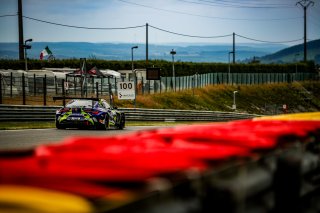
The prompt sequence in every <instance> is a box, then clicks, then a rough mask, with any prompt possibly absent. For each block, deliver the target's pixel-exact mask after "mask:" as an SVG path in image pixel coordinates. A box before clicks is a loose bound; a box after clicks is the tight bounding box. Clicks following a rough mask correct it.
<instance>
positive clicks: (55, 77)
mask: <svg viewBox="0 0 320 213" xmlns="http://www.w3.org/2000/svg"><path fill="white" fill-rule="evenodd" d="M54 85H55V89H56V95H57V94H58V82H57V76H54Z"/></svg>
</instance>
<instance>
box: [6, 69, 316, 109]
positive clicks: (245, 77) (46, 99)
mask: <svg viewBox="0 0 320 213" xmlns="http://www.w3.org/2000/svg"><path fill="white" fill-rule="evenodd" d="M317 77H318V76H317V75H316V73H230V74H229V73H207V74H195V75H192V76H177V77H175V78H173V77H161V78H160V80H146V79H144V78H143V77H137V79H136V82H137V88H136V91H137V94H138V95H144V94H154V93H165V92H169V91H183V90H187V89H194V88H201V87H204V86H207V85H218V84H232V85H253V84H268V83H283V82H287V83H291V82H293V81H306V80H315V79H317ZM0 78H1V83H0V91H1V93H0V104H23V105H26V104H31V105H54V104H56V103H53V102H52V97H53V96H57V95H69V96H76V97H102V98H105V99H107V100H108V99H109V97H110V95H113V96H114V95H117V91H118V88H117V83H118V82H119V81H120V82H124V81H134V79H133V78H131V79H130V78H123V77H121V78H114V77H111V76H108V77H97V76H87V77H86V76H68V74H67V73H63V72H61V73H57V72H55V73H54V72H49V71H43V72H38V73H32V72H25V71H13V70H11V71H10V70H9V71H8V70H5V71H4V70H3V71H0Z"/></svg>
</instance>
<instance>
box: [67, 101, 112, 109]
mask: <svg viewBox="0 0 320 213" xmlns="http://www.w3.org/2000/svg"><path fill="white" fill-rule="evenodd" d="M92 104H93V108H96V107H101V108H106V109H109V108H110V105H109V104H108V103H107V102H106V101H104V100H102V101H100V102H98V101H92V100H78V99H74V100H71V101H69V102H68V103H67V104H66V107H69V108H92Z"/></svg>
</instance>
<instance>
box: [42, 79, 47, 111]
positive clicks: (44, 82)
mask: <svg viewBox="0 0 320 213" xmlns="http://www.w3.org/2000/svg"><path fill="white" fill-rule="evenodd" d="M43 105H44V106H46V105H47V75H44V78H43Z"/></svg>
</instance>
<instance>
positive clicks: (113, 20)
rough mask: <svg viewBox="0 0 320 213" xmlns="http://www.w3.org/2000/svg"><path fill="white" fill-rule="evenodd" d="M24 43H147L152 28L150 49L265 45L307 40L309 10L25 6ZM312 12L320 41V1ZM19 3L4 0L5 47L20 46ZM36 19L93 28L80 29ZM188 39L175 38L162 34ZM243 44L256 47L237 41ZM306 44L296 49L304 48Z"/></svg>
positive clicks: (154, 0)
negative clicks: (189, 45)
mask: <svg viewBox="0 0 320 213" xmlns="http://www.w3.org/2000/svg"><path fill="white" fill-rule="evenodd" d="M22 1H23V15H24V16H25V18H24V38H25V39H28V38H32V39H33V40H34V41H38V42H39V41H84V42H124V43H133V44H135V43H144V42H145V37H146V27H144V26H143V25H145V24H146V23H148V24H149V25H151V26H153V27H151V26H150V27H149V43H176V42H192V43H200V42H203V43H208V42H210V43H230V42H232V36H226V37H221V38H194V37H189V36H202V37H211V36H223V35H230V34H232V33H233V32H235V33H236V34H238V35H241V36H244V37H249V38H252V39H257V40H263V41H274V42H282V41H292V40H296V39H302V38H303V9H302V7H301V6H296V2H297V0H69V1H68V0H22ZM313 1H314V5H313V6H310V7H309V8H308V10H307V12H308V39H310V40H313V39H319V38H320V22H319V20H320V1H319V0H313ZM17 2H18V1H17V0H0V3H1V4H0V5H1V7H0V27H1V33H0V42H18V19H17V16H5V15H16V14H17V4H18V3H17ZM30 18H33V19H39V20H42V21H47V22H53V23H57V24H64V25H72V26H77V27H88V28H124V27H133V26H143V27H139V28H132V29H126V30H114V29H113V30H112V29H109V30H102V29H100V30H98V29H79V28H71V27H64V26H58V25H53V24H49V23H43V22H39V21H36V20H32V19H30ZM154 27H156V28H160V29H163V30H167V31H171V32H174V33H179V34H186V35H189V36H188V37H185V36H179V35H174V34H170V33H167V32H163V31H160V30H158V29H156V28H154ZM236 40H237V42H241V43H247V42H254V41H251V40H248V39H244V38H241V37H239V36H237V37H236ZM302 42H303V40H301V41H299V42H293V43H285V44H287V45H293V44H296V43H302Z"/></svg>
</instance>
